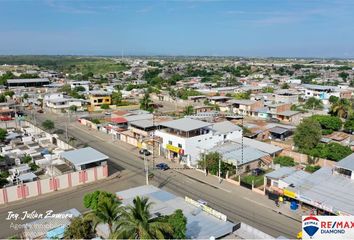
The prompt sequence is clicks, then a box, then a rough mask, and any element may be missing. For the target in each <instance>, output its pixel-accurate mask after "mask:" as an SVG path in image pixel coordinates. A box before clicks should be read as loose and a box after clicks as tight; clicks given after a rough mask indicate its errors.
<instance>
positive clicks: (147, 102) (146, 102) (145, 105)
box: [140, 92, 154, 112]
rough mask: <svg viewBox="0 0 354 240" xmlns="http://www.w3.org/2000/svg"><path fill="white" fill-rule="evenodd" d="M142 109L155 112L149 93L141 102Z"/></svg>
mask: <svg viewBox="0 0 354 240" xmlns="http://www.w3.org/2000/svg"><path fill="white" fill-rule="evenodd" d="M140 109H142V110H145V111H149V112H153V110H154V109H153V107H152V100H151V98H150V94H149V93H148V92H145V93H144V96H143V98H142V99H141V100H140Z"/></svg>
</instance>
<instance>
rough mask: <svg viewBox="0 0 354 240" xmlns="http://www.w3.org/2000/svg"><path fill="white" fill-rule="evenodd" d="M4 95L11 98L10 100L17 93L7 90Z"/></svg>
mask: <svg viewBox="0 0 354 240" xmlns="http://www.w3.org/2000/svg"><path fill="white" fill-rule="evenodd" d="M4 95H5V96H9V97H10V98H12V97H13V95H15V92H14V91H9V90H6V91H5V92H4Z"/></svg>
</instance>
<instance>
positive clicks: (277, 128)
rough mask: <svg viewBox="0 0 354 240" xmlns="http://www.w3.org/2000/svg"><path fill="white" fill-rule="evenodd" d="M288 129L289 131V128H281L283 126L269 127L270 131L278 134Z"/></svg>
mask: <svg viewBox="0 0 354 240" xmlns="http://www.w3.org/2000/svg"><path fill="white" fill-rule="evenodd" d="M288 131H289V129H286V128H281V127H273V128H271V129H269V132H271V133H276V134H284V133H286V132H288Z"/></svg>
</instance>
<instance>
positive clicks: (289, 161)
mask: <svg viewBox="0 0 354 240" xmlns="http://www.w3.org/2000/svg"><path fill="white" fill-rule="evenodd" d="M273 162H274V163H275V164H280V166H282V167H292V166H295V162H294V159H293V158H292V157H288V156H278V157H275V158H274V159H273Z"/></svg>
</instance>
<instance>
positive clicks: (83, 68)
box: [63, 60, 128, 74]
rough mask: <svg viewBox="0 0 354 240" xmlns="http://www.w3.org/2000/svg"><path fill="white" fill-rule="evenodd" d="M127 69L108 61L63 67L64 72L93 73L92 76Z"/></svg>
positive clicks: (86, 62)
mask: <svg viewBox="0 0 354 240" xmlns="http://www.w3.org/2000/svg"><path fill="white" fill-rule="evenodd" d="M127 69H128V68H127V67H126V66H125V65H123V64H120V63H114V62H113V61H110V60H98V61H92V62H89V61H83V62H78V63H75V64H74V65H68V66H65V65H64V69H63V70H64V71H68V72H70V73H76V72H81V73H83V74H87V73H90V72H91V73H93V74H104V73H109V72H120V71H125V70H127Z"/></svg>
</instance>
